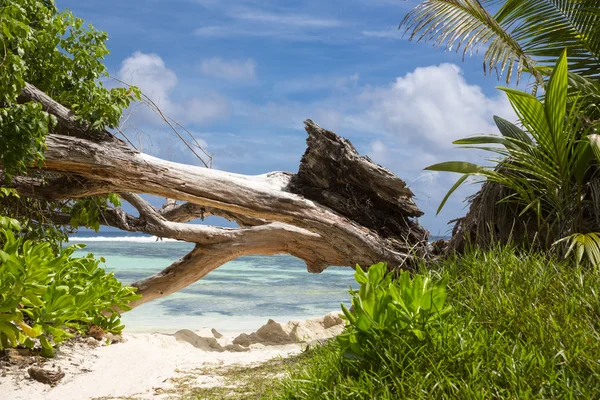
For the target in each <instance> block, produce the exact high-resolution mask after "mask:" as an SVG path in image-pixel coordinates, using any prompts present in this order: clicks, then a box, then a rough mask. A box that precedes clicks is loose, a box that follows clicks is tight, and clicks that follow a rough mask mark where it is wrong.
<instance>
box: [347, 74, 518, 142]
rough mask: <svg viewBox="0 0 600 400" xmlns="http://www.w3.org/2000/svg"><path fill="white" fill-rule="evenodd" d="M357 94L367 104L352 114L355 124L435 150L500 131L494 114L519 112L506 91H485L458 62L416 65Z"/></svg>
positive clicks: (511, 114)
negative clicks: (469, 80)
mask: <svg viewBox="0 0 600 400" xmlns="http://www.w3.org/2000/svg"><path fill="white" fill-rule="evenodd" d="M358 99H359V101H360V103H361V104H364V105H365V106H366V109H365V111H364V112H362V113H360V114H358V115H354V116H351V117H349V119H348V122H349V123H350V124H351V125H352V126H356V124H361V125H363V127H364V129H367V127H370V128H371V129H373V127H375V128H376V129H377V130H378V131H380V132H383V133H385V134H387V135H389V136H393V137H394V138H395V139H396V140H398V141H399V142H400V143H406V144H408V143H410V144H413V145H418V146H426V147H427V148H429V149H431V150H432V151H436V150H444V149H449V148H451V147H453V145H452V141H453V140H456V139H458V138H461V137H465V136H469V135H473V134H481V133H494V132H496V128H495V126H494V125H493V123H492V119H491V117H492V115H494V114H499V115H503V116H505V117H508V118H509V119H510V118H511V117H512V116H513V115H514V113H513V112H512V109H511V108H510V105H509V103H508V101H507V100H506V96H504V95H503V94H502V93H498V94H497V95H495V96H492V97H488V96H486V95H485V94H484V93H483V91H482V90H481V88H480V87H479V86H476V85H470V84H468V83H467V82H466V81H465V79H464V77H463V76H462V72H461V70H460V68H459V67H457V66H456V65H453V64H442V65H439V66H430V67H424V68H417V69H416V70H414V71H413V72H410V73H408V74H406V75H405V76H403V77H399V78H397V79H396V81H395V82H393V83H392V84H390V85H388V86H384V87H372V88H367V89H365V90H364V91H363V92H362V93H361V94H360V95H359V97H358ZM365 124H366V125H365Z"/></svg>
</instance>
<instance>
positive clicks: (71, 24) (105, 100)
mask: <svg viewBox="0 0 600 400" xmlns="http://www.w3.org/2000/svg"><path fill="white" fill-rule="evenodd" d="M106 40H107V34H106V33H105V32H101V31H98V30H96V29H95V28H94V27H93V26H91V25H86V24H84V22H83V20H82V19H80V18H76V17H75V16H73V14H72V13H71V12H70V11H68V10H65V11H62V12H58V10H57V8H56V6H55V5H54V2H53V1H51V0H45V1H42V0H0V164H1V165H2V170H3V171H2V172H3V176H4V179H5V180H6V181H10V180H11V179H12V178H13V177H14V176H15V175H19V174H27V173H31V172H30V171H28V168H30V167H32V166H39V165H40V164H41V163H42V162H43V158H44V157H43V155H44V150H45V145H44V141H45V138H46V136H47V135H48V134H49V133H50V132H52V131H53V129H54V128H55V126H56V120H55V118H54V117H53V116H51V115H49V114H48V113H46V112H45V111H44V110H43V109H42V107H41V106H40V105H39V104H37V103H32V102H29V103H24V104H23V103H22V99H21V100H19V95H20V93H21V90H22V89H23V88H24V87H25V85H26V83H30V84H32V85H35V86H36V87H38V88H39V89H41V90H42V91H44V92H45V93H47V94H48V95H49V96H50V97H52V98H53V99H54V100H56V101H57V102H59V103H61V104H63V105H64V106H66V107H69V108H70V109H71V110H72V111H73V112H74V115H75V118H76V119H77V120H79V121H81V122H82V124H84V126H85V125H88V126H89V129H91V130H101V129H111V128H115V127H117V126H118V125H119V122H120V119H121V117H122V112H123V110H124V109H125V108H127V107H128V106H129V105H130V104H131V102H132V101H136V100H139V99H140V97H141V92H140V90H139V89H138V88H137V87H129V88H110V89H109V88H106V87H105V86H104V83H103V82H104V80H106V78H107V77H108V73H107V70H106V67H105V66H104V58H105V57H106V55H107V54H108V53H109V51H108V48H107V47H106ZM43 178H44V177H43V176H42V179H43ZM109 197H110V196H109ZM15 203H16V202H15V201H12V202H11V203H10V206H6V207H4V206H3V207H2V210H1V213H2V214H4V215H11V216H14V217H19V218H20V219H21V215H23V213H21V214H19V213H17V212H16V211H17V210H19V211H23V209H27V213H26V217H25V218H22V219H21V222H23V225H24V226H27V227H28V229H29V230H30V231H32V232H36V235H37V237H40V238H42V237H46V238H47V239H49V240H52V241H54V242H55V244H56V243H57V242H58V241H60V240H61V238H63V237H64V235H65V234H66V231H65V230H64V229H62V228H59V227H56V226H54V225H52V224H51V223H49V221H45V220H44V217H43V215H44V214H43V212H45V211H52V210H53V211H61V212H72V214H73V215H72V225H74V226H75V225H77V226H79V225H83V226H86V227H91V228H94V229H98V226H99V221H100V219H99V218H101V215H102V211H103V210H104V209H106V207H108V206H109V204H110V203H111V200H110V198H108V197H103V198H102V197H95V198H90V199H82V200H76V201H72V202H68V203H61V202H43V201H41V200H30V199H22V200H21V204H20V205H18V206H15ZM113 204H114V202H113ZM35 225H37V226H35ZM44 231H47V233H48V234H47V235H44Z"/></svg>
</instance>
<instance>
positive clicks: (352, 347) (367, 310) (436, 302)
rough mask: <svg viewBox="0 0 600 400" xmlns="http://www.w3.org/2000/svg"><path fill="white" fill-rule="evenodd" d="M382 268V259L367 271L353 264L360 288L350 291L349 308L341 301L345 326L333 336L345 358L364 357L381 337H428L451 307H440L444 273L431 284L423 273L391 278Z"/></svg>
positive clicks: (384, 268) (444, 294) (410, 338)
mask: <svg viewBox="0 0 600 400" xmlns="http://www.w3.org/2000/svg"><path fill="white" fill-rule="evenodd" d="M386 271H387V266H386V264H385V263H379V264H375V265H372V266H371V267H370V268H369V269H368V272H367V273H365V272H364V271H363V270H362V269H361V267H360V266H358V265H357V266H356V273H355V275H354V276H355V279H356V282H358V283H359V284H360V289H359V290H358V291H351V294H352V305H353V311H350V310H348V308H346V306H344V304H342V311H343V312H344V318H345V319H346V321H347V326H346V329H345V331H344V333H343V334H341V335H339V336H338V337H337V341H338V343H339V344H340V346H341V348H342V353H343V354H344V355H345V356H346V357H348V358H356V359H365V357H367V356H368V355H369V353H370V351H369V348H371V349H372V348H374V347H377V346H376V345H377V343H378V342H379V341H380V339H381V338H386V337H388V338H395V337H399V336H401V337H404V338H405V339H406V340H409V341H411V342H422V341H425V340H427V339H430V338H431V336H432V335H435V334H436V333H437V330H438V328H439V327H440V324H441V323H442V321H443V319H444V318H445V317H446V316H447V315H448V313H449V312H450V310H451V308H450V307H444V304H445V302H446V285H447V283H448V278H447V277H446V278H444V279H441V280H438V281H437V282H435V283H433V284H432V283H431V279H430V278H429V277H427V276H425V277H424V276H421V275H416V276H415V277H414V278H412V279H411V277H410V273H409V272H408V271H404V272H402V273H401V274H400V277H399V278H398V279H397V280H393V279H392V275H393V273H388V274H386Z"/></svg>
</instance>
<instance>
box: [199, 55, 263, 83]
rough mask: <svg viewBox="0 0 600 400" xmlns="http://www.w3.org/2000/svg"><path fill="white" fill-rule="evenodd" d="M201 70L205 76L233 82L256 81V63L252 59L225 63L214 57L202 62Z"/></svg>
mask: <svg viewBox="0 0 600 400" xmlns="http://www.w3.org/2000/svg"><path fill="white" fill-rule="evenodd" d="M200 70H201V71H202V73H203V74H204V75H208V76H212V77H215V78H221V79H226V80H232V81H254V80H255V79H256V62H254V60H252V59H247V60H230V61H225V60H223V59H222V58H220V57H213V58H210V59H208V60H204V61H202V63H201V64H200Z"/></svg>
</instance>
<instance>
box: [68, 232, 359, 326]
mask: <svg viewBox="0 0 600 400" xmlns="http://www.w3.org/2000/svg"><path fill="white" fill-rule="evenodd" d="M70 241H71V243H83V244H85V245H86V248H85V249H82V250H78V252H77V253H76V254H77V255H85V254H87V253H89V252H91V253H94V255H96V256H102V257H104V258H105V259H106V265H105V268H106V269H107V270H108V271H114V273H115V276H116V277H117V278H118V279H120V280H121V281H122V282H123V283H132V282H135V281H137V280H139V279H143V278H145V277H148V276H150V275H152V274H155V273H156V272H159V271H161V270H162V269H164V268H165V267H167V266H169V265H170V264H171V263H172V262H173V261H175V260H177V259H178V258H180V257H182V256H184V255H185V254H186V253H187V252H189V251H190V250H191V249H192V247H193V245H192V244H189V243H185V242H178V241H173V240H162V241H157V240H156V238H153V237H150V236H141V235H132V234H123V233H122V232H118V233H112V232H111V233H106V232H101V233H98V234H96V233H93V234H86V233H79V234H77V235H75V236H72V237H71V240H70ZM353 274H354V271H353V270H352V269H350V268H343V267H330V268H328V269H327V270H325V271H324V272H323V273H321V274H310V273H308V272H307V270H306V265H305V264H304V262H302V260H299V259H297V258H295V257H292V256H287V255H278V256H270V257H266V256H246V257H240V258H238V259H236V260H234V261H231V262H229V263H227V264H225V265H223V266H221V267H219V268H218V269H216V270H215V271H213V272H211V273H210V274H208V275H207V276H206V277H205V278H203V279H201V280H200V281H198V282H196V283H195V284H192V285H190V286H188V287H187V288H185V289H183V290H181V291H179V292H177V293H174V294H172V295H170V296H166V297H164V298H161V299H157V300H154V301H151V302H148V303H146V304H143V305H141V306H139V307H138V308H136V309H134V310H132V311H130V312H127V313H124V314H123V318H122V320H123V322H124V323H125V325H126V329H125V330H126V331H128V332H164V333H173V332H175V331H177V330H179V329H184V328H185V329H192V330H194V329H198V328H201V327H209V328H216V329H217V330H219V331H222V332H228V333H233V332H251V331H254V330H256V329H257V328H259V327H260V326H261V325H263V324H265V323H266V322H267V320H268V319H269V318H271V319H274V320H276V321H278V322H286V321H288V320H292V319H306V318H310V317H316V316H322V315H324V314H326V313H328V312H330V311H335V310H340V303H341V302H344V303H346V304H348V303H349V295H348V288H349V287H350V286H353V287H356V284H355V283H354V279H353Z"/></svg>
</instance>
